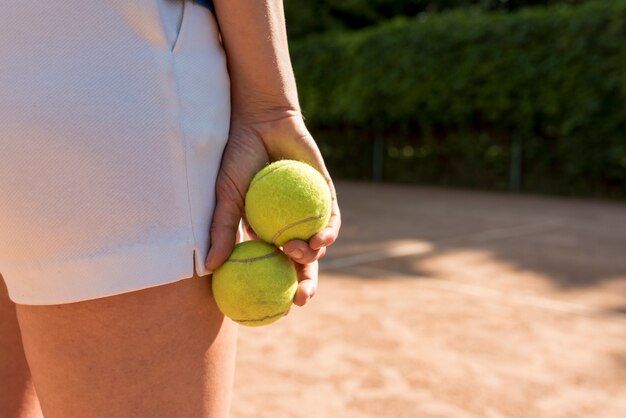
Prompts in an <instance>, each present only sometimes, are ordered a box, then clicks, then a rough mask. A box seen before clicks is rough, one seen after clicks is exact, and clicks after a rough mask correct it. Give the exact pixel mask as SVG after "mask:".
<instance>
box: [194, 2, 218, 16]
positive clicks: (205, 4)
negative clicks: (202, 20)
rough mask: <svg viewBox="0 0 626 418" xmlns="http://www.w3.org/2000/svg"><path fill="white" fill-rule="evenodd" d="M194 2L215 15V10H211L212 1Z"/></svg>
mask: <svg viewBox="0 0 626 418" xmlns="http://www.w3.org/2000/svg"><path fill="white" fill-rule="evenodd" d="M195 2H196V3H198V4H200V5H202V6H204V7H206V8H208V9H209V10H210V11H212V12H213V13H215V9H214V8H213V0H195Z"/></svg>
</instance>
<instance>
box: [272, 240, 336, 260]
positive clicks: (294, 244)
mask: <svg viewBox="0 0 626 418" xmlns="http://www.w3.org/2000/svg"><path fill="white" fill-rule="evenodd" d="M283 252H284V253H285V254H287V256H289V258H291V259H292V260H293V261H295V262H296V263H299V264H308V263H312V262H313V261H316V260H319V259H320V258H322V257H323V256H324V254H326V248H325V247H322V248H319V249H317V250H314V249H312V248H311V247H310V246H309V244H308V243H307V242H306V241H301V240H291V241H289V242H287V243H286V244H285V245H283Z"/></svg>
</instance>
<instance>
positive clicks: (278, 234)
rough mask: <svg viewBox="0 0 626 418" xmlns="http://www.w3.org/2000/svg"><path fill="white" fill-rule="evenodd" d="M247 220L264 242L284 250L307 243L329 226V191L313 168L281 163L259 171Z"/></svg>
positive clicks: (248, 200) (250, 192)
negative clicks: (289, 243)
mask: <svg viewBox="0 0 626 418" xmlns="http://www.w3.org/2000/svg"><path fill="white" fill-rule="evenodd" d="M245 208H246V209H245V210H246V218H247V219H248V223H249V224H250V226H251V227H252V229H253V230H254V232H255V233H256V234H257V235H258V236H259V238H261V239H262V240H263V241H266V242H271V243H272V244H274V245H276V246H278V247H282V246H283V245H284V244H285V243H286V242H287V241H290V240H293V239H300V240H304V241H308V240H309V238H311V236H313V235H315V234H316V233H318V232H319V231H321V230H322V229H323V228H324V227H326V225H327V224H328V220H329V219H330V211H331V195H330V188H329V187H328V184H327V183H326V180H325V179H324V177H323V176H322V175H321V174H320V173H319V172H318V171H317V170H316V169H314V168H313V167H311V166H310V165H308V164H305V163H303V162H300V161H294V160H280V161H276V162H274V163H272V164H270V165H268V166H266V167H265V168H263V169H262V170H261V171H259V172H258V173H257V174H256V175H255V176H254V178H253V179H252V181H251V182H250V187H249V188H248V192H247V193H246V199H245Z"/></svg>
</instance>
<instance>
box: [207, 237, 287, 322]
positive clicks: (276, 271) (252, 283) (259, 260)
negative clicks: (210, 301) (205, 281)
mask: <svg viewBox="0 0 626 418" xmlns="http://www.w3.org/2000/svg"><path fill="white" fill-rule="evenodd" d="M212 286H213V296H214V298H215V301H216V302H217V306H218V307H219V308H220V310H221V311H222V313H223V314H224V315H226V316H227V317H229V318H230V319H232V320H233V321H235V322H238V323H240V324H242V325H247V326H251V327H256V326H259V325H267V324H271V323H272V322H276V321H278V320H279V319H280V318H282V317H283V315H284V314H285V312H287V310H289V308H290V307H291V305H292V303H293V298H294V296H295V294H296V290H297V288H298V278H297V275H296V269H295V266H294V264H293V262H292V261H291V260H290V259H289V258H288V257H287V256H286V255H285V254H284V253H283V252H282V251H280V250H279V249H278V248H276V247H275V246H273V245H270V244H268V243H266V242H263V241H246V242H242V243H240V244H237V245H235V248H234V249H233V252H232V253H231V254H230V257H229V258H228V260H227V261H226V262H225V263H224V264H222V265H221V266H220V267H219V268H218V269H217V270H215V271H214V272H213V284H212Z"/></svg>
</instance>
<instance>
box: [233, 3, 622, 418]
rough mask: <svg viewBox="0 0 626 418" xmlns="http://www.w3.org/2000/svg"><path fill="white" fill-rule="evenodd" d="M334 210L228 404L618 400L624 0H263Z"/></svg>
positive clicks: (291, 410)
mask: <svg viewBox="0 0 626 418" xmlns="http://www.w3.org/2000/svg"><path fill="white" fill-rule="evenodd" d="M284 2H285V13H286V18H287V28H288V32H289V36H290V52H291V56H292V61H293V65H294V70H295V73H296V77H297V81H298V88H299V94H300V101H301V104H302V107H303V113H304V115H305V118H306V121H307V125H308V127H309V129H310V130H311V132H312V133H313V135H314V137H315V138H316V140H317V141H318V143H319V145H320V148H321V149H322V152H323V154H324V157H325V159H326V162H327V165H328V167H329V169H330V172H331V174H332V175H333V178H334V179H335V181H336V187H337V190H338V197H339V203H340V206H341V208H342V215H343V226H342V230H341V235H340V239H339V240H338V241H337V243H335V244H334V245H333V246H332V247H331V248H329V251H328V254H327V256H326V257H325V258H324V259H323V260H322V262H321V267H320V268H321V275H320V285H319V290H318V294H317V296H316V297H315V298H313V299H312V301H311V302H310V303H309V304H308V305H307V306H306V308H303V309H297V308H294V309H292V312H291V313H290V314H289V316H287V317H286V318H284V319H282V320H280V321H278V322H277V323H275V324H272V325H270V326H268V327H262V328H258V329H257V328H246V327H241V330H240V347H239V350H238V366H237V367H238V369H237V375H236V382H235V399H234V403H233V414H232V416H233V417H234V418H243V417H265V416H271V417H277V418H281V417H305V418H306V417H355V418H373V417H400V418H404V417H407V418H409V417H411V418H412V417H426V418H431V417H433V418H434V417H441V418H447V417H463V418H468V417H471V418H474V417H476V418H479V417H487V418H499V417H539V418H541V417H550V418H554V417H558V418H561V417H562V418H571V417H581V418H582V417H594V418H596V417H599V418H622V417H626V200H624V199H625V198H626V70H625V68H626V0H587V1H585V0H578V1H576V0H560V1H559V0H552V1H550V0H526V1H524V0H316V1H314V0H284Z"/></svg>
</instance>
